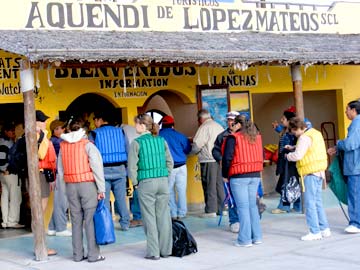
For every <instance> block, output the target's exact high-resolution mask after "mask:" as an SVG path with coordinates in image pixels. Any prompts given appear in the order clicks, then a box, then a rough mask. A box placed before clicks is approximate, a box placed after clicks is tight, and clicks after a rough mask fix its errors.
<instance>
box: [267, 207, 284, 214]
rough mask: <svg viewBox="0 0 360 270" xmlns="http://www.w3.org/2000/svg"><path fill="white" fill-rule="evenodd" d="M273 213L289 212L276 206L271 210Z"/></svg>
mask: <svg viewBox="0 0 360 270" xmlns="http://www.w3.org/2000/svg"><path fill="white" fill-rule="evenodd" d="M271 213H272V214H285V213H287V211H285V210H281V209H279V208H276V209H273V210H271Z"/></svg>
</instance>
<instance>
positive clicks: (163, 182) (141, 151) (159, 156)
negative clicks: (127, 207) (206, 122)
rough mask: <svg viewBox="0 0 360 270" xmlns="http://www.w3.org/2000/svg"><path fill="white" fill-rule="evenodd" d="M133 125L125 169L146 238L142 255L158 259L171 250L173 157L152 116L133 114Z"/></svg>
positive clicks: (167, 254) (165, 255)
mask: <svg viewBox="0 0 360 270" xmlns="http://www.w3.org/2000/svg"><path fill="white" fill-rule="evenodd" d="M135 129H136V132H137V133H139V134H140V136H139V137H138V138H136V139H134V141H133V142H132V143H131V145H130V150H129V154H128V173H129V177H130V179H131V180H132V182H133V185H134V187H135V188H136V189H137V191H138V195H139V203H140V209H141V214H142V216H143V224H144V230H145V235H146V240H147V244H146V256H145V259H150V260H159V259H160V257H163V258H167V257H168V256H169V255H170V254H171V251H172V223H171V216H170V207H169V200H170V193H169V184H168V177H169V175H170V173H171V170H172V168H173V166H174V161H173V159H172V157H171V153H170V151H169V147H168V145H167V143H166V141H165V139H164V138H162V137H160V136H157V135H158V132H159V126H158V125H157V124H155V123H154V121H153V119H152V118H151V116H149V115H147V114H139V115H138V116H136V117H135Z"/></svg>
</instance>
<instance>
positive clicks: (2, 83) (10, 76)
mask: <svg viewBox="0 0 360 270" xmlns="http://www.w3.org/2000/svg"><path fill="white" fill-rule="evenodd" d="M20 60H21V58H20V57H13V56H10V55H6V54H2V53H1V54H0V96H14V95H18V94H20V93H21V91H20Z"/></svg>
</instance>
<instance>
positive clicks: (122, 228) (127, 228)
mask: <svg viewBox="0 0 360 270" xmlns="http://www.w3.org/2000/svg"><path fill="white" fill-rule="evenodd" d="M128 230H129V227H121V228H120V231H124V232H126V231H128Z"/></svg>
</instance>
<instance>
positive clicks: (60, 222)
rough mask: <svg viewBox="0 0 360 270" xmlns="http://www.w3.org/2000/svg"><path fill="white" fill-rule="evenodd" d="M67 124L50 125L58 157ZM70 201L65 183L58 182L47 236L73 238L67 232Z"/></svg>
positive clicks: (52, 123)
mask: <svg viewBox="0 0 360 270" xmlns="http://www.w3.org/2000/svg"><path fill="white" fill-rule="evenodd" d="M64 126H65V123H64V122H62V121H60V120H54V121H52V122H51V123H50V131H51V138H50V141H51V142H52V143H53V145H54V148H55V152H56V156H58V155H59V150H60V143H61V142H62V139H61V138H60V136H61V134H63V133H64V132H65V128H64ZM67 209H68V201H67V197H66V191H65V182H64V181H59V180H58V181H57V182H56V187H55V190H54V206H53V212H52V216H51V219H50V222H49V226H48V232H47V235H49V236H71V231H69V230H67V215H66V211H67Z"/></svg>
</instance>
